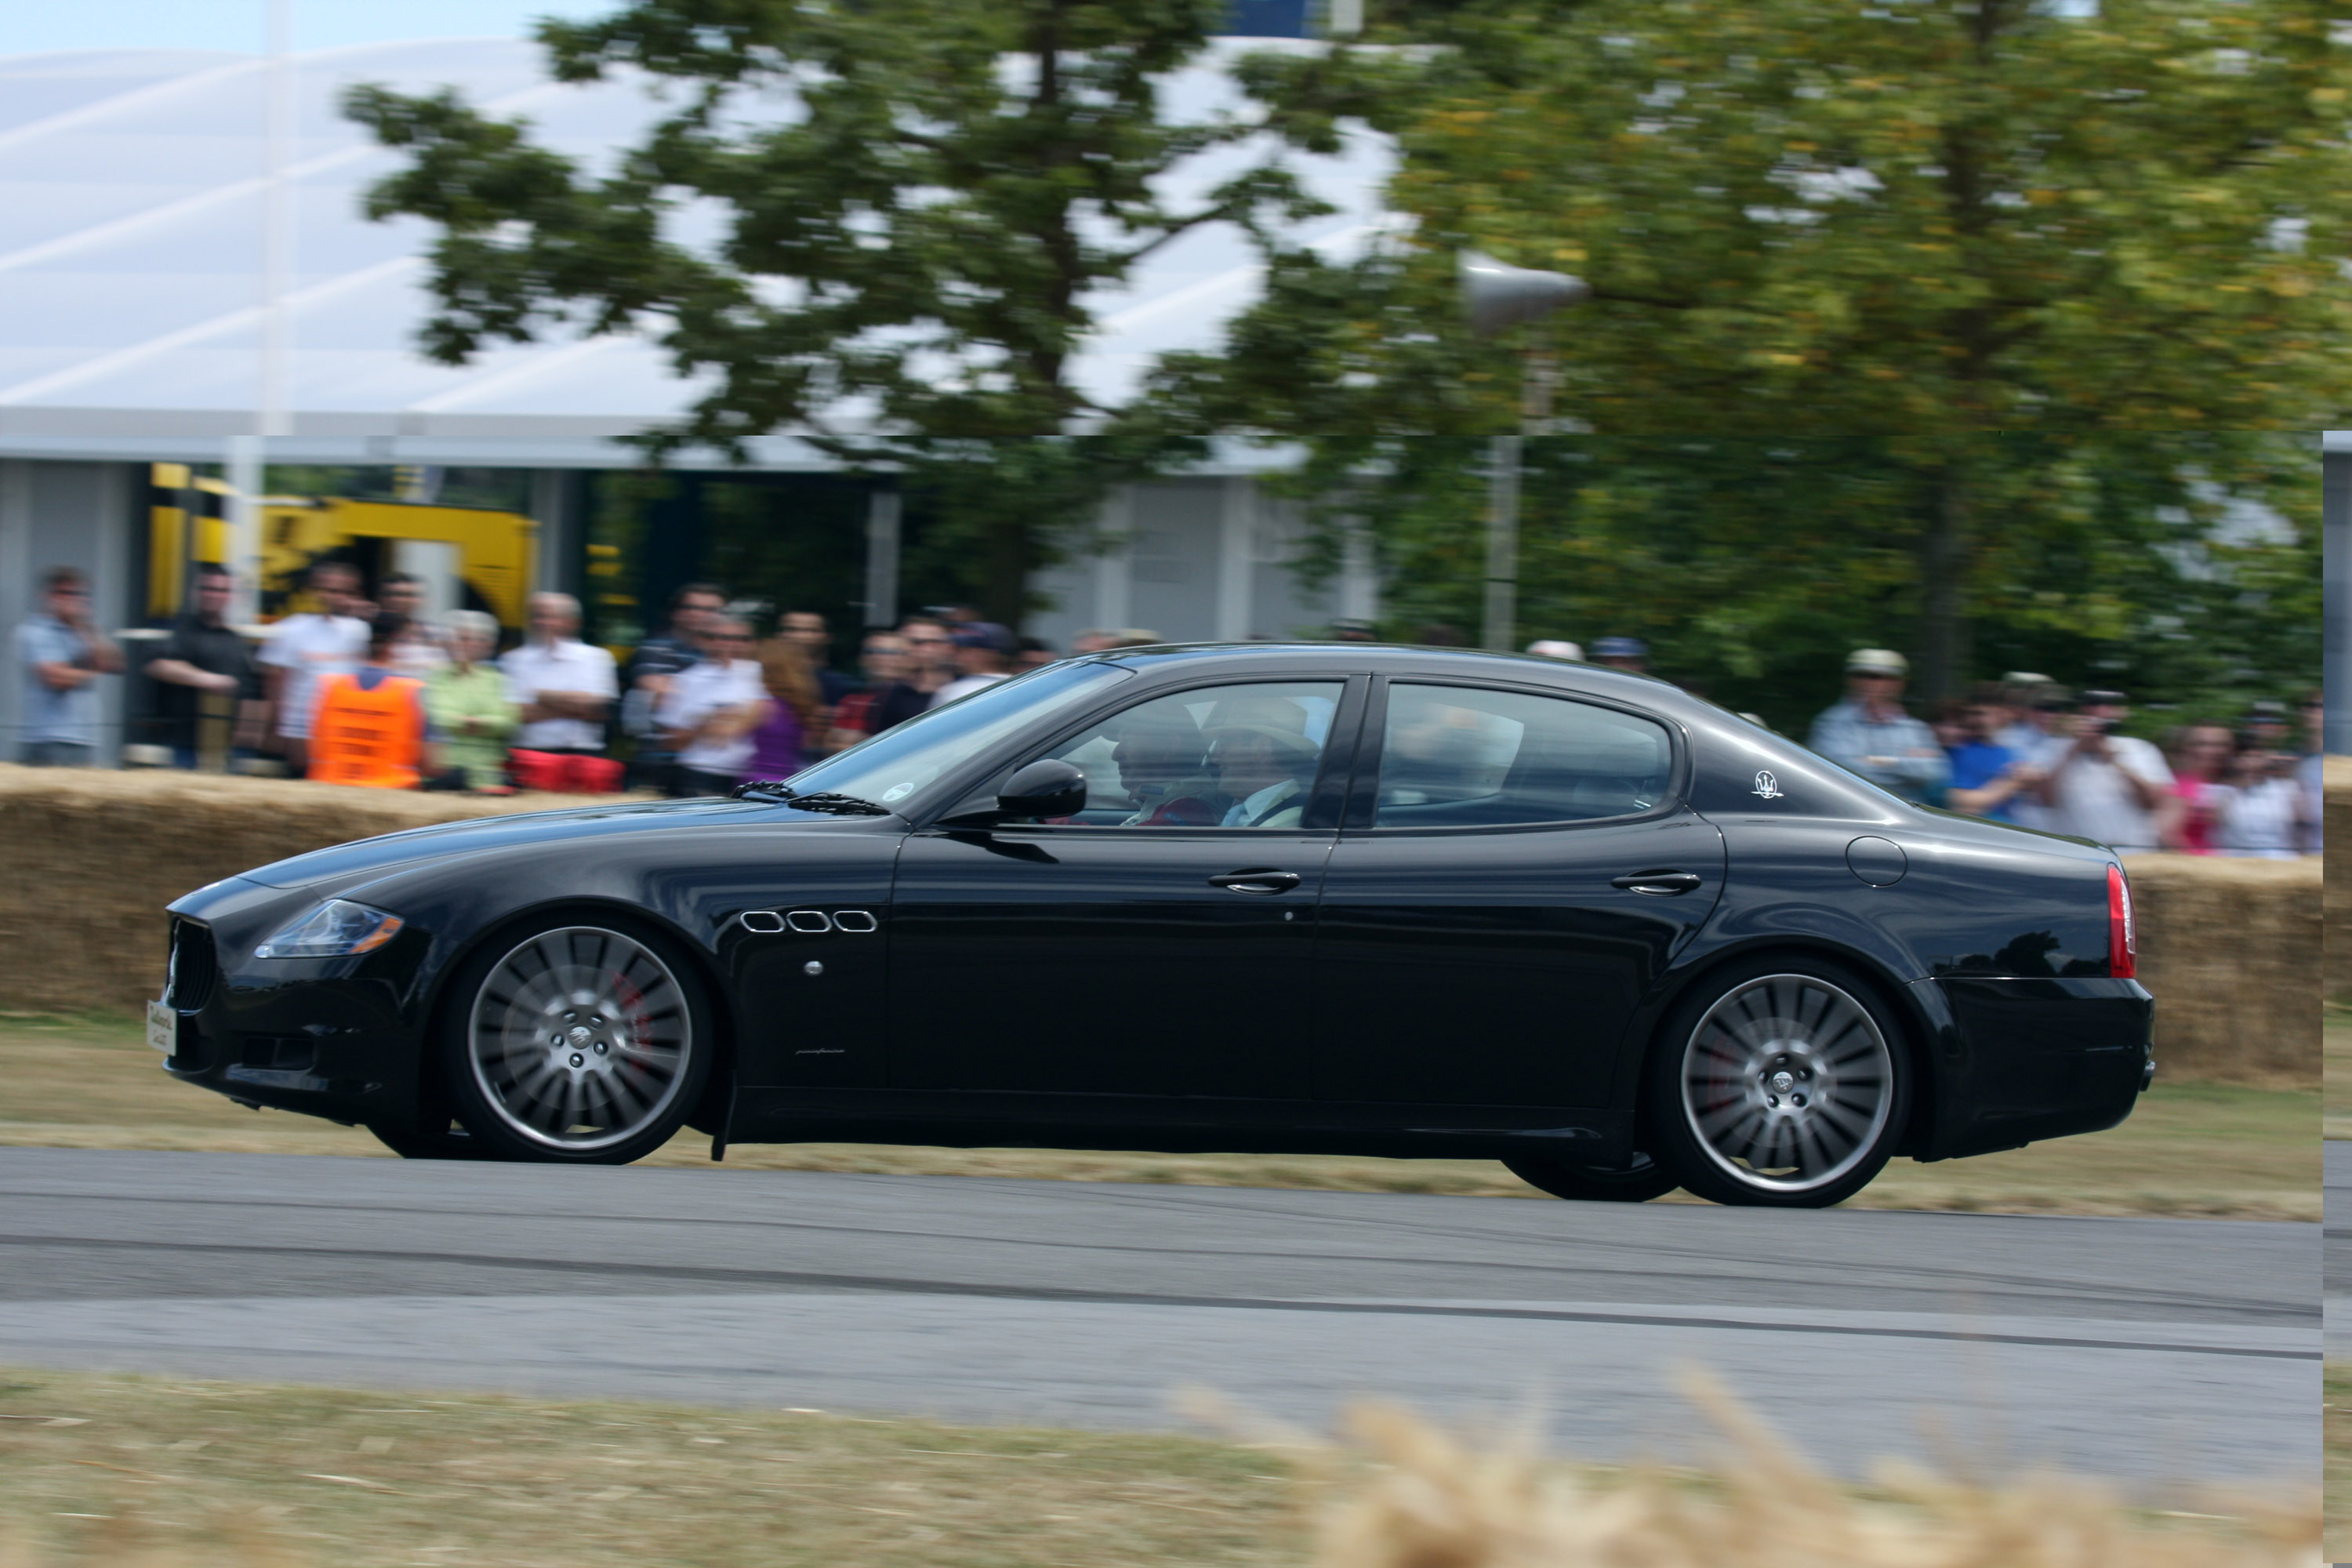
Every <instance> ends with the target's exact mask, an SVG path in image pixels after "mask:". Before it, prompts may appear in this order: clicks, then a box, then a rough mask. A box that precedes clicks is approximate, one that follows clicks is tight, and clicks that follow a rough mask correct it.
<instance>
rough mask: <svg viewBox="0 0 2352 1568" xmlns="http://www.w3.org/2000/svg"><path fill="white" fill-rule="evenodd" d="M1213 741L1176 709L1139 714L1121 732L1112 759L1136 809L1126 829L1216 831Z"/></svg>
mask: <svg viewBox="0 0 2352 1568" xmlns="http://www.w3.org/2000/svg"><path fill="white" fill-rule="evenodd" d="M1208 751H1209V742H1208V738H1207V737H1206V736H1204V735H1202V733H1201V724H1200V721H1198V720H1196V719H1194V718H1193V717H1192V714H1190V713H1188V712H1186V711H1185V710H1184V709H1183V708H1181V706H1178V705H1175V704H1162V703H1158V702H1155V703H1151V704H1150V705H1148V706H1146V707H1143V708H1140V709H1138V710H1136V711H1135V712H1133V713H1130V714H1129V715H1128V716H1127V718H1126V719H1125V721H1122V722H1121V723H1120V725H1119V729H1118V745H1116V746H1114V747H1112V748H1111V753H1110V760H1111V762H1112V763H1113V765H1115V766H1116V767H1117V768H1118V778H1119V782H1120V784H1124V785H1125V786H1126V788H1127V793H1128V794H1129V796H1131V797H1132V798H1133V799H1134V801H1135V805H1136V811H1135V815H1134V816H1129V818H1127V819H1126V820H1125V821H1124V822H1121V823H1120V824H1119V826H1121V827H1213V826H1216V822H1217V816H1218V812H1219V810H1220V807H1219V805H1217V804H1216V801H1215V795H1216V786H1215V784H1213V783H1212V782H1211V780H1210V779H1209V778H1208V777H1207V776H1206V770H1207V766H1208Z"/></svg>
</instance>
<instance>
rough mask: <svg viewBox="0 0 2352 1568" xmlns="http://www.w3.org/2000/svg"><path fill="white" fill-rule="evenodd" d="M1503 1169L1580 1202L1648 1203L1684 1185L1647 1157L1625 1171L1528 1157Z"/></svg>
mask: <svg viewBox="0 0 2352 1568" xmlns="http://www.w3.org/2000/svg"><path fill="white" fill-rule="evenodd" d="M1503 1169H1505V1170H1507V1171H1508V1172H1510V1173H1511V1174H1513V1175H1515V1176H1517V1177H1518V1179H1519V1180H1521V1181H1523V1182H1525V1183H1526V1184H1528V1185H1529V1186H1531V1187H1533V1188H1535V1189H1536V1190H1537V1191H1538V1192H1546V1193H1549V1194H1551V1195H1552V1196H1554V1197H1556V1198H1567V1199H1570V1201H1572V1202H1577V1203H1600V1204H1645V1203H1648V1202H1649V1201H1650V1200H1651V1199H1652V1198H1662V1197H1664V1196H1665V1195H1666V1194H1668V1193H1671V1192H1673V1191H1674V1190H1675V1188H1676V1187H1679V1186H1681V1185H1682V1183H1681V1182H1679V1181H1677V1180H1676V1179H1675V1173H1673V1172H1672V1171H1669V1170H1667V1169H1666V1168H1665V1167H1664V1165H1662V1164H1660V1163H1658V1162H1656V1161H1655V1160H1653V1159H1651V1158H1650V1157H1649V1156H1648V1155H1647V1154H1636V1155H1634V1156H1633V1164H1632V1165H1630V1166H1629V1167H1627V1168H1626V1169H1624V1170H1622V1171H1605V1170H1602V1169H1601V1168H1600V1167H1598V1166H1594V1165H1570V1164H1564V1163H1561V1162H1559V1161H1557V1160H1529V1159H1526V1158H1513V1159H1508V1160H1506V1161H1504V1162H1503Z"/></svg>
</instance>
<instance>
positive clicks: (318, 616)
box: [260, 561, 368, 779]
mask: <svg viewBox="0 0 2352 1568" xmlns="http://www.w3.org/2000/svg"><path fill="white" fill-rule="evenodd" d="M359 592H360V574H359V572H358V570H357V568H355V567H353V566H352V565H351V564H350V563H348V562H342V561H321V562H320V563H318V564H317V565H315V566H313V567H311V568H310V596H311V597H312V598H313V599H315V600H317V601H318V603H319V606H320V607H319V609H317V610H315V611H312V610H305V611H302V612H301V613H300V614H299V615H291V616H286V617H285V618H284V619H283V620H281V621H279V622H278V624H277V626H274V627H272V628H271V630H270V633H269V640H268V642H266V643H264V644H263V645H262V647H261V655H260V658H261V663H262V665H263V667H264V668H265V670H266V672H267V677H268V698H269V700H270V702H271V704H272V705H273V706H274V707H275V708H276V709H277V712H278V740H279V742H280V744H281V746H282V749H283V750H284V752H285V753H286V765H287V766H288V767H289V768H290V769H291V770H293V773H294V776H295V777H296V778H298V779H299V778H302V777H304V776H306V775H307V774H308V773H309V771H310V715H311V712H312V711H313V710H315V709H316V708H317V707H318V705H319V681H320V678H321V677H323V676H329V675H349V674H351V673H352V671H353V670H355V669H357V668H359V667H360V660H361V658H363V657H365V655H366V653H367V647H368V624H367V623H366V622H365V621H363V620H361V619H360V618H359V616H358V615H357V614H356V613H355V612H356V611H357V609H358V608H359V605H360V604H361V600H360V596H359Z"/></svg>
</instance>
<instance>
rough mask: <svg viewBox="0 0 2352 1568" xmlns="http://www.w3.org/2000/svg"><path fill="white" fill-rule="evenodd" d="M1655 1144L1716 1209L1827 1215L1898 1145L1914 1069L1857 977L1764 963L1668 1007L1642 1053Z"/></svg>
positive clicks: (1827, 966) (1800, 962) (1816, 966)
mask: <svg viewBox="0 0 2352 1568" xmlns="http://www.w3.org/2000/svg"><path fill="white" fill-rule="evenodd" d="M1646 1071H1647V1074H1648V1079H1649V1081H1648V1085H1647V1088H1648V1090H1649V1094H1648V1104H1649V1106H1650V1114H1651V1121H1652V1123H1653V1125H1652V1135H1651V1142H1652V1145H1653V1149H1654V1153H1655V1154H1656V1156H1657V1158H1658V1159H1659V1162H1660V1163H1663V1164H1664V1165H1665V1166H1666V1167H1667V1168H1669V1169H1670V1170H1673V1171H1675V1172H1676V1173H1678V1174H1680V1176H1681V1177H1682V1184H1683V1185H1684V1186H1685V1188H1687V1189H1688V1190H1689V1191H1691V1192H1693V1193H1696V1194H1698V1195H1699V1196H1701V1197H1704V1198H1708V1199H1712V1200H1713V1201H1714V1202H1716V1203H1719V1204H1738V1205H1751V1206H1757V1207H1767V1208H1827V1207H1829V1206H1830V1205H1832V1204H1840V1203H1843V1202H1844V1201H1845V1200H1846V1199H1848V1198H1850V1197H1852V1196H1853V1194H1856V1193H1858V1192H1860V1191H1862V1189H1863V1188H1864V1187H1866V1186H1868V1185H1869V1184H1870V1183H1871V1181H1872V1179H1873V1178H1874V1177H1875V1176H1876V1175H1877V1174H1878V1173H1879V1172H1880V1171H1881V1170H1882V1169H1884V1168H1885V1164H1886V1162H1887V1159H1888V1157H1889V1156H1890V1155H1892V1154H1893V1153H1894V1152H1895V1142H1897V1141H1898V1140H1899V1139H1900V1138H1901V1137H1902V1136H1903V1129H1904V1125H1905V1122H1906V1120H1907V1119H1908V1117H1909V1114H1910V1109H1911V1062H1910V1059H1909V1058H1908V1056H1907V1054H1906V1046H1905V1037H1904V1034H1903V1031H1902V1029H1901V1026H1899V1025H1898V1024H1897V1023H1896V1021H1895V1017H1894V1016H1893V1014H1892V1013H1891V1011H1890V1010H1889V1009H1888V1008H1887V1007H1886V1005H1885V1004H1884V1003H1882V1002H1881V1001H1879V1000H1878V998H1877V994H1876V993H1875V992H1874V990H1873V989H1872V987H1871V986H1870V985H1869V984H1868V983H1867V982H1865V981H1864V980H1863V979H1862V978H1861V977H1860V976H1859V975H1856V974H1854V973H1851V972H1850V971H1848V970H1846V969H1844V968H1843V967H1841V966H1839V965H1837V964H1833V963H1825V962H1820V961H1816V960H1811V959H1767V960H1759V961H1757V962H1754V963H1747V964H1742V965H1738V966H1737V967H1734V968H1732V969H1729V970H1726V971H1724V972H1722V973H1718V974H1717V975H1714V976H1712V977H1711V978H1710V979H1709V981H1708V983H1707V984H1705V985H1704V986H1702V987H1700V988H1699V989H1697V990H1696V991H1695V992H1694V993H1693V994H1691V995H1689V996H1687V997H1685V998H1684V999H1683V1001H1682V1002H1680V1003H1678V1004H1676V1005H1675V1008H1674V1010H1673V1011H1672V1012H1671V1013H1670V1014H1668V1016H1667V1017H1666V1021H1665V1023H1664V1026H1662V1027H1661V1029H1660V1031H1659V1035H1658V1041H1657V1044H1656V1046H1655V1047H1654V1048H1653V1050H1652V1051H1651V1053H1650V1060H1649V1062H1648V1064H1647V1067H1646Z"/></svg>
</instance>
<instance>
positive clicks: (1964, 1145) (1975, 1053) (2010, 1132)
mask: <svg viewBox="0 0 2352 1568" xmlns="http://www.w3.org/2000/svg"><path fill="white" fill-rule="evenodd" d="M1928 987H1933V988H1934V1002H1935V1003H1936V1004H1939V1005H1928V1006H1927V1007H1925V1009H1924V1010H1926V1011H1927V1012H1929V1013H1930V1015H1931V1016H1933V1015H1936V1014H1940V1015H1941V1018H1940V1021H1939V1026H1938V1027H1937V1029H1936V1030H1935V1031H1934V1035H1935V1038H1934V1043H1933V1044H1932V1045H1931V1047H1930V1051H1931V1054H1932V1056H1933V1058H1934V1060H1933V1064H1932V1065H1933V1068H1934V1070H1933V1073H1932V1077H1933V1079H1934V1083H1935V1094H1936V1104H1935V1107H1934V1119H1933V1131H1932V1133H1931V1135H1930V1137H1929V1139H1928V1146H1927V1148H1926V1149H1925V1150H1923V1151H1922V1152H1921V1154H1920V1157H1921V1158H1922V1159H1928V1160H1942V1159H1950V1158H1953V1157H1955V1156H1958V1155H1962V1154H1984V1153H1990V1152H1993V1151H1995V1150H2000V1149H2015V1148H2018V1147H2021V1145H2023V1144H2027V1143H2033V1142H2041V1141H2042V1140H2043V1139H2046V1138H2063V1137H2067V1136H2070V1135H2072V1134H2074V1133H2077V1132H2097V1131H2103V1130H2105V1129H2106V1128H2109V1127H2113V1126H2115V1125H2116V1123H2117V1122H2119V1121H2123V1120H2124V1118H2126V1117H2127V1116H2129V1115H2130V1114H2131V1111H2132V1107H2133V1106H2134V1105H2135V1104H2136V1103H2137V1101H2138V1099H2139V1095H2140V1091H2141V1090H2143V1089H2146V1088H2147V1086H2148V1084H2149V1082H2150V1081H2151V1080H2152V1079H2154V1076H2155V1071H2156V1053H2155V1047H2154V1044H2153V1037H2152V1029H2153V1027H2154V1023H2155V1017H2156V1003H2155V999H2154V998H2153V997H2151V996H2150V995H2149V994H2148V993H2147V988H2146V987H2145V986H2143V985H2141V984H2139V982H2137V980H2093V979H2017V980H2011V979H1994V978H1990V977H1984V976H1979V975H1944V976H1940V977H1938V978H1936V979H1933V980H1923V981H1918V982H1915V989H1921V990H1924V989H1926V988H1928ZM1921 1000H1922V1002H1923V1003H1927V1001H1928V1000H1929V999H1928V998H1926V997H1923V998H1921Z"/></svg>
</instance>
